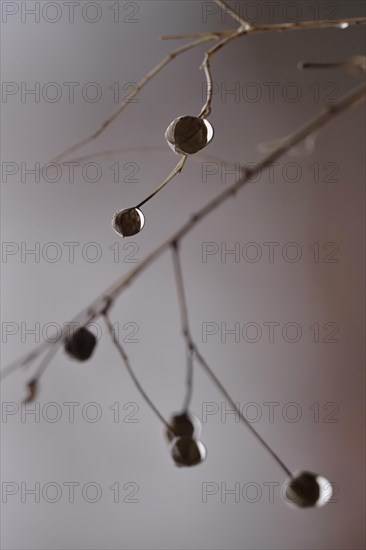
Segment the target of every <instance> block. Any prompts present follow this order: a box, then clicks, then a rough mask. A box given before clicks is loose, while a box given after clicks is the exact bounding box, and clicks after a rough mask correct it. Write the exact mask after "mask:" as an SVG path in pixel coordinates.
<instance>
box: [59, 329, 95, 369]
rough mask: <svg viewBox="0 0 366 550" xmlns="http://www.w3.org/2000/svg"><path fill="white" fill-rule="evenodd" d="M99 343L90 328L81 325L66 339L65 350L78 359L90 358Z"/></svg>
mask: <svg viewBox="0 0 366 550" xmlns="http://www.w3.org/2000/svg"><path fill="white" fill-rule="evenodd" d="M96 344H97V339H96V337H95V336H94V334H93V333H92V332H90V330H88V329H86V328H85V327H81V328H79V329H78V330H76V331H75V332H74V333H73V334H72V335H71V336H69V337H68V338H67V339H66V342H65V351H66V352H67V353H68V355H70V357H73V358H74V359H77V360H78V361H86V360H87V359H89V358H90V357H91V355H92V353H93V351H94V348H95V346H96Z"/></svg>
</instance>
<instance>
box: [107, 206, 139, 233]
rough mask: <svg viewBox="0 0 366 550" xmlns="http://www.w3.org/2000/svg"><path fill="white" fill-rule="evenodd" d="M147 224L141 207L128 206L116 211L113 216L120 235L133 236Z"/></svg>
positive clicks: (116, 230)
mask: <svg viewBox="0 0 366 550" xmlns="http://www.w3.org/2000/svg"><path fill="white" fill-rule="evenodd" d="M144 225H145V216H144V215H143V213H142V212H141V210H140V209H139V208H126V209H125V210H120V211H119V212H116V213H115V214H114V216H113V218H112V226H113V229H114V230H115V232H116V233H118V235H122V237H132V235H136V234H137V233H139V232H140V231H141V229H142V228H143V227H144Z"/></svg>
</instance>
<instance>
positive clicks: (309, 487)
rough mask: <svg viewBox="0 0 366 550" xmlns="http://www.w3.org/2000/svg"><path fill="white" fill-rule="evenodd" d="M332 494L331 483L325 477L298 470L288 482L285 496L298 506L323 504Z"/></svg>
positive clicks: (305, 506)
mask: <svg viewBox="0 0 366 550" xmlns="http://www.w3.org/2000/svg"><path fill="white" fill-rule="evenodd" d="M331 496H332V485H331V483H330V482H329V481H328V480H327V479H325V477H322V476H319V475H317V474H313V473H312V472H300V473H299V474H298V475H296V476H295V477H294V478H293V479H291V481H290V482H289V483H288V485H287V488H286V497H287V498H288V500H290V501H291V502H292V503H293V504H296V506H299V507H300V508H308V507H310V506H324V504H326V503H327V502H328V501H329V500H330V498H331Z"/></svg>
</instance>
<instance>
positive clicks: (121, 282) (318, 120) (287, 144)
mask: <svg viewBox="0 0 366 550" xmlns="http://www.w3.org/2000/svg"><path fill="white" fill-rule="evenodd" d="M365 96H366V86H365V85H362V86H358V87H357V88H356V89H354V90H352V91H351V92H350V93H349V94H347V95H346V96H344V97H343V98H341V99H340V100H339V101H338V102H336V103H334V104H331V105H329V106H327V107H326V108H325V109H324V110H323V111H322V112H321V113H320V114H319V115H317V116H316V117H314V118H313V119H312V120H311V121H310V122H308V123H307V124H305V125H304V126H302V127H300V128H299V129H298V130H297V131H295V132H294V133H293V134H291V135H290V136H288V137H287V138H286V139H284V140H283V141H282V142H281V143H280V145H279V146H278V147H277V148H276V149H275V150H274V151H272V152H271V153H270V154H268V155H267V156H266V157H265V158H264V159H263V160H262V161H261V162H260V163H259V164H258V165H257V166H256V167H255V169H246V170H245V171H244V175H243V176H242V177H241V178H239V179H238V180H237V181H236V182H234V183H233V184H232V185H231V186H229V187H228V188H227V189H226V190H224V191H222V192H221V193H219V195H217V196H216V198H214V199H213V200H211V201H210V202H209V203H208V204H206V206H204V207H203V208H201V209H200V210H199V211H198V212H197V213H196V214H194V215H193V216H192V217H191V218H190V219H189V220H188V221H187V222H186V223H185V224H184V225H183V226H182V227H181V228H180V229H179V230H178V231H176V232H175V233H174V234H173V235H172V236H171V237H170V238H169V239H168V240H166V241H165V242H163V243H162V244H160V246H158V247H157V248H156V249H155V250H153V251H152V252H151V253H150V254H149V255H148V256H147V257H146V258H145V259H144V260H142V261H141V263H140V264H139V265H138V266H136V267H135V268H134V269H132V270H131V271H130V272H129V273H127V274H126V275H123V276H122V277H121V278H120V279H118V280H117V281H116V282H115V283H114V284H113V285H112V286H111V287H109V288H108V289H107V290H106V291H105V292H103V294H102V295H100V296H98V297H97V298H96V299H95V300H94V301H93V302H92V303H91V304H90V305H89V306H87V307H86V308H85V309H84V310H83V311H82V312H81V313H80V314H79V315H77V316H76V318H75V319H76V320H78V319H80V318H83V317H85V316H86V315H90V313H91V312H93V313H94V315H95V316H97V315H98V312H99V314H100V313H101V312H102V305H103V304H105V301H106V299H110V300H114V299H115V298H116V297H117V296H119V295H120V294H121V293H122V292H123V291H124V290H125V289H126V288H127V287H128V286H129V285H130V284H131V283H132V282H133V281H134V280H135V279H136V278H137V277H138V276H139V275H140V274H141V273H142V272H144V271H145V270H146V269H147V267H148V266H150V264H152V263H153V262H154V261H155V260H156V259H157V258H159V257H160V256H161V255H162V254H163V252H165V251H166V250H167V249H168V248H169V247H170V246H172V244H173V243H174V242H178V241H180V240H181V239H182V238H183V237H185V236H186V235H187V234H188V233H189V232H190V231H191V230H192V229H193V228H194V227H195V226H196V225H197V224H198V223H199V222H200V221H201V220H202V219H204V218H206V217H207V216H208V215H209V214H210V213H211V212H213V211H214V210H216V208H218V207H219V206H220V205H221V204H222V203H223V202H224V201H226V200H227V199H228V198H229V197H232V196H234V195H235V194H236V193H237V192H238V191H239V190H240V189H241V188H242V187H244V185H246V184H247V183H248V182H249V181H250V180H251V178H252V177H253V175H254V174H257V173H258V172H260V171H262V170H264V169H265V168H268V167H269V166H271V165H272V164H273V163H274V162H275V161H277V160H278V159H279V158H281V157H282V156H283V155H285V154H286V153H287V152H288V151H289V150H290V149H291V148H292V147H294V146H295V145H297V144H298V143H300V142H302V141H303V140H304V139H305V138H306V137H307V136H309V135H311V134H313V133H314V132H316V131H317V130H319V129H320V128H322V127H323V126H324V125H325V124H327V123H328V122H329V121H330V120H332V119H333V118H334V117H336V116H338V115H339V114H341V113H343V112H344V111H346V110H347V109H350V108H351V107H353V106H355V105H356V104H358V103H360V102H361V101H363V100H364V99H365ZM29 355H30V354H28V355H27V357H29ZM21 364H24V357H23V358H21V359H20V360H17V361H15V362H13V363H12V365H11V366H12V368H13V369H14V368H16V367H17V366H19V365H21ZM8 368H9V367H6V368H5V369H4V370H5V371H6V370H7V369H8Z"/></svg>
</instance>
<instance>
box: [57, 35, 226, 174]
mask: <svg viewBox="0 0 366 550" xmlns="http://www.w3.org/2000/svg"><path fill="white" fill-rule="evenodd" d="M214 39H215V36H214V35H205V36H203V37H200V38H198V39H197V40H194V41H193V42H189V43H188V44H185V45H184V46H181V47H179V48H177V49H176V50H173V51H172V52H170V53H169V54H168V55H167V56H166V57H165V58H164V59H163V60H162V61H160V63H158V64H157V65H156V66H155V67H154V68H153V69H151V71H149V72H148V73H147V75H145V76H144V77H143V78H142V79H141V80H140V82H138V83H137V84H136V87H135V89H134V90H133V92H131V94H129V96H128V97H127V98H125V99H123V100H122V101H121V103H120V104H119V105H118V107H117V108H116V109H115V110H114V111H113V112H112V113H111V114H110V115H109V117H108V118H106V119H105V120H104V121H103V123H102V124H101V126H100V127H99V128H98V129H97V130H96V131H95V132H93V133H92V134H90V135H89V136H87V137H85V138H84V139H82V140H80V141H78V142H77V143H75V145H72V146H71V147H69V148H68V149H66V150H65V151H63V152H62V153H61V154H60V155H57V157H55V158H54V159H53V160H51V162H56V163H57V162H61V161H62V160H63V159H64V158H66V157H67V156H68V155H70V154H71V153H74V152H75V151H77V150H78V149H80V148H81V147H84V145H87V144H88V143H90V142H91V141H93V140H94V139H96V138H97V137H98V136H99V135H100V134H101V133H102V132H103V131H104V130H105V129H106V128H107V127H108V126H109V125H110V124H111V123H112V122H113V121H114V120H115V119H116V118H117V117H118V115H120V114H121V113H122V111H123V110H124V109H125V108H126V107H127V105H128V104H129V102H130V101H131V99H132V98H134V97H135V96H136V95H137V94H138V93H139V92H140V91H141V90H142V89H143V88H144V87H145V86H146V84H147V83H148V82H149V81H150V80H151V79H152V78H153V77H154V76H155V75H157V74H158V73H159V72H160V71H161V70H162V69H163V68H164V67H165V66H166V65H168V63H170V62H171V61H172V60H173V59H175V58H176V57H177V56H178V55H180V54H182V53H184V52H186V51H188V50H191V49H192V48H195V47H196V46H200V45H201V44H204V43H205V42H210V41H211V40H214Z"/></svg>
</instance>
